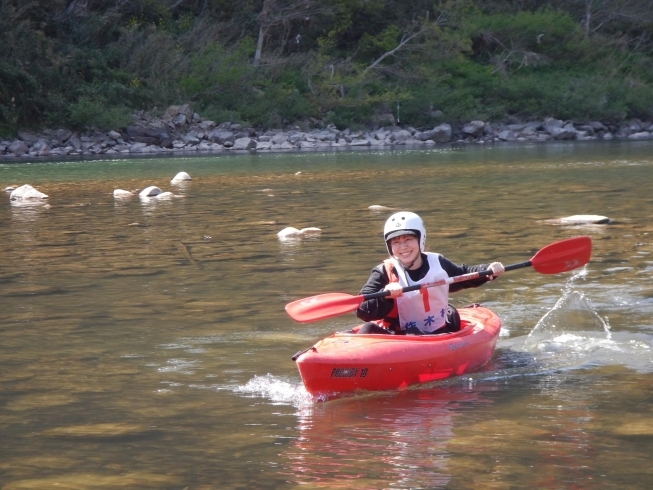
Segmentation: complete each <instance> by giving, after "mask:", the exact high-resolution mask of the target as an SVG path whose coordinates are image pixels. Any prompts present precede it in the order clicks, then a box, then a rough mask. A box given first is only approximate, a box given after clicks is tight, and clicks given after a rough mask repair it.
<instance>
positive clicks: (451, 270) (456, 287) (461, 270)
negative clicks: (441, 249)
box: [440, 255, 489, 293]
mask: <svg viewBox="0 0 653 490" xmlns="http://www.w3.org/2000/svg"><path fill="white" fill-rule="evenodd" d="M440 265H441V266H442V268H443V269H444V270H445V272H446V273H447V275H448V276H449V277H454V276H462V275H464V274H469V273H470V272H481V271H484V270H485V269H487V266H488V265H489V264H479V265H465V264H460V265H458V264H454V263H453V262H451V261H450V260H449V259H446V258H445V257H444V256H442V255H440ZM486 282H488V278H487V277H479V278H478V279H474V280H473V281H464V282H458V283H454V284H449V292H450V293H455V292H456V291H460V290H461V289H467V288H476V287H478V286H481V285H483V284H485V283H486Z"/></svg>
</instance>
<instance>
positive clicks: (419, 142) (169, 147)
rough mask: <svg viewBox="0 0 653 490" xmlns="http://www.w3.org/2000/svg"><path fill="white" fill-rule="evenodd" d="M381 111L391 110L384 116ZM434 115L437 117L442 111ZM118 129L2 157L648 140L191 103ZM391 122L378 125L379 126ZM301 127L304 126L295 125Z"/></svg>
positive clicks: (592, 124) (623, 130)
mask: <svg viewBox="0 0 653 490" xmlns="http://www.w3.org/2000/svg"><path fill="white" fill-rule="evenodd" d="M385 116H392V115H391V114H390V115H387V114H386V115H385ZM439 117H442V114H440V116H439ZM132 119H133V121H132V123H131V124H130V125H128V126H127V127H126V128H124V129H123V130H120V131H118V130H117V129H113V130H110V131H107V132H100V131H98V130H95V129H93V130H89V131H87V132H83V133H78V132H72V131H70V130H68V129H56V130H48V129H45V130H43V131H40V132H38V133H27V132H20V133H18V134H17V137H16V138H15V139H14V140H4V141H0V160H1V159H3V158H7V159H12V158H13V159H19V160H22V159H26V158H40V157H49V158H53V157H54V158H61V157H68V156H92V155H109V156H115V157H120V156H129V155H130V154H158V153H171V152H180V153H190V152H192V153H219V152H225V151H230V152H232V151H236V152H245V151H247V152H252V151H270V152H273V151H284V152H285V151H306V150H311V151H313V150H320V149H338V148H352V149H353V148H359V149H367V148H372V147H374V148H379V147H389V148H393V147H397V146H408V147H420V146H426V145H442V144H450V143H461V144H463V143H495V142H496V143H501V142H514V143H519V142H547V141H562V140H576V141H586V140H599V139H602V140H611V139H628V140H645V139H653V123H652V122H651V121H641V120H639V119H631V120H628V121H622V122H619V123H610V122H606V121H604V122H601V121H569V120H567V121H565V120H561V119H555V118H546V119H544V120H543V121H526V122H518V121H517V120H516V119H514V118H513V119H511V120H509V121H505V122H487V121H480V120H478V121H470V122H466V123H455V124H450V123H442V124H438V125H437V126H435V127H421V128H414V127H412V126H410V125H404V126H398V125H397V124H396V123H395V121H394V117H382V118H381V117H377V118H376V119H374V118H373V119H372V124H373V126H372V127H370V128H369V129H368V130H356V131H354V130H351V129H343V130H340V129H338V128H336V126H335V125H333V124H326V125H325V124H324V123H323V122H321V121H317V120H307V121H304V122H299V123H298V124H299V125H291V126H287V127H283V128H253V127H244V126H243V125H241V124H237V123H231V122H229V121H225V122H220V123H218V122H216V121H212V120H208V119H205V118H203V117H202V116H201V115H199V114H197V113H196V112H194V111H193V109H192V107H191V106H190V105H189V104H182V105H177V106H170V107H169V108H168V109H166V110H165V111H164V112H163V114H162V115H161V116H156V115H152V114H149V113H148V112H146V111H138V112H136V113H135V114H133V117H132ZM384 123H385V124H388V125H387V126H381V124H384ZM300 126H301V127H300Z"/></svg>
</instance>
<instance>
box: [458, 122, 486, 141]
mask: <svg viewBox="0 0 653 490" xmlns="http://www.w3.org/2000/svg"><path fill="white" fill-rule="evenodd" d="M484 128H485V123H484V122H483V121H472V122H470V123H468V124H465V125H464V126H463V129H462V131H463V133H465V134H467V135H469V136H472V137H474V138H478V137H479V136H481V135H482V134H483V129H484Z"/></svg>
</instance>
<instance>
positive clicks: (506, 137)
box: [497, 129, 517, 141]
mask: <svg viewBox="0 0 653 490" xmlns="http://www.w3.org/2000/svg"><path fill="white" fill-rule="evenodd" d="M497 138H499V139H500V140H501V141H516V140H517V135H516V134H515V133H514V132H513V131H512V130H510V129H504V130H503V131H500V132H499V134H497Z"/></svg>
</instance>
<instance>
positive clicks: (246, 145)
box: [233, 138, 256, 150]
mask: <svg viewBox="0 0 653 490" xmlns="http://www.w3.org/2000/svg"><path fill="white" fill-rule="evenodd" d="M255 148H256V141H254V140H253V139H252V138H238V139H237V140H236V141H234V146H233V149H234V150H252V149H255Z"/></svg>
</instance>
